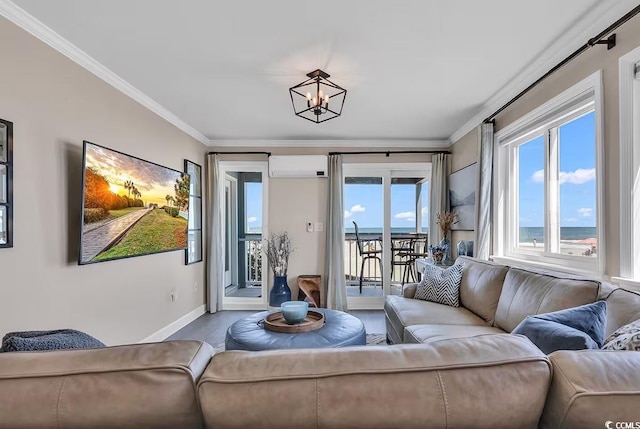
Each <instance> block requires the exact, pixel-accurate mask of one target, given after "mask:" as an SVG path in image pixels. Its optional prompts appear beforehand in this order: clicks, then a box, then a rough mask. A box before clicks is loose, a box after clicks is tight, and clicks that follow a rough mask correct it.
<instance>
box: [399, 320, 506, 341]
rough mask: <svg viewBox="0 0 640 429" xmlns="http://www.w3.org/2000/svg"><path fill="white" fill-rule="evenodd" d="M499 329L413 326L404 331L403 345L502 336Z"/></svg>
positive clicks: (490, 327)
mask: <svg viewBox="0 0 640 429" xmlns="http://www.w3.org/2000/svg"><path fill="white" fill-rule="evenodd" d="M504 333H505V332H504V331H503V330H502V329H500V328H494V327H493V326H465V325H413V326H407V327H406V328H405V329H404V338H403V340H404V342H405V343H417V344H420V343H426V342H430V341H439V340H446V339H451V338H467V337H477V336H478V335H487V334H504Z"/></svg>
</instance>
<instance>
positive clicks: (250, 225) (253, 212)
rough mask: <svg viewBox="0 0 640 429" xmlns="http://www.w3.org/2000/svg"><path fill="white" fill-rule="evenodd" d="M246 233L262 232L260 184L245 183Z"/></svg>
mask: <svg viewBox="0 0 640 429" xmlns="http://www.w3.org/2000/svg"><path fill="white" fill-rule="evenodd" d="M245 197H246V207H247V209H246V215H247V219H246V221H247V224H246V225H247V231H246V232H260V231H262V183H257V182H247V183H245Z"/></svg>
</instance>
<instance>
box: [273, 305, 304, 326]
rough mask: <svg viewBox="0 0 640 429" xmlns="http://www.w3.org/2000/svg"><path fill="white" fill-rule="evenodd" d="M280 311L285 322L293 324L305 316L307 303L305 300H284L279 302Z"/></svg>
mask: <svg viewBox="0 0 640 429" xmlns="http://www.w3.org/2000/svg"><path fill="white" fill-rule="evenodd" d="M280 311H282V316H283V317H284V320H286V321H287V323H289V324H291V325H295V324H296V323H300V322H302V321H303V320H304V318H305V317H307V312H308V311H309V303H308V302H306V301H286V302H283V303H282V304H280Z"/></svg>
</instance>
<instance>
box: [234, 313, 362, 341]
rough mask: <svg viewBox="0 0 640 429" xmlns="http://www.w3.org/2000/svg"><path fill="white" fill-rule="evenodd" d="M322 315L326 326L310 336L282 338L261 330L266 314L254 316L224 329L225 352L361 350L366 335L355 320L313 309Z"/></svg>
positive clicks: (304, 334) (287, 336) (294, 335)
mask: <svg viewBox="0 0 640 429" xmlns="http://www.w3.org/2000/svg"><path fill="white" fill-rule="evenodd" d="M314 311H321V312H323V313H324V318H325V324H324V326H323V327H322V328H320V329H316V330H315V331H310V332H298V333H293V334H284V333H280V332H272V331H268V330H266V329H264V327H263V326H262V322H263V320H264V318H265V317H267V315H268V314H269V312H268V311H263V312H261V313H256V314H253V315H251V316H249V317H245V318H244V319H240V320H238V321H237V322H235V323H233V324H232V325H231V326H229V329H227V335H226V338H225V342H224V344H225V349H226V350H249V351H260V350H274V349H310V348H311V349H312V348H332V347H348V346H364V345H365V344H366V341H367V333H366V331H365V329H364V325H363V324H362V322H361V321H360V319H358V318H357V317H354V316H352V315H350V314H347V313H344V312H342V311H336V310H326V309H322V308H318V309H316V308H314Z"/></svg>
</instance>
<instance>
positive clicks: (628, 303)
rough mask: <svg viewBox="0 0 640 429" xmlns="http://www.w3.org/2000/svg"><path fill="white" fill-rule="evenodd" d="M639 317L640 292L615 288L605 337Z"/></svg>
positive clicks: (608, 300)
mask: <svg viewBox="0 0 640 429" xmlns="http://www.w3.org/2000/svg"><path fill="white" fill-rule="evenodd" d="M638 319H640V293H637V292H633V291H630V290H626V289H623V288H617V289H614V290H613V291H612V292H611V293H610V294H609V296H608V297H607V324H606V327H605V338H606V337H608V336H609V335H611V334H613V333H614V332H615V331H616V330H617V329H618V328H619V327H621V326H624V325H627V324H629V323H631V322H633V321H634V320H638ZM639 421H640V420H639Z"/></svg>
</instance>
